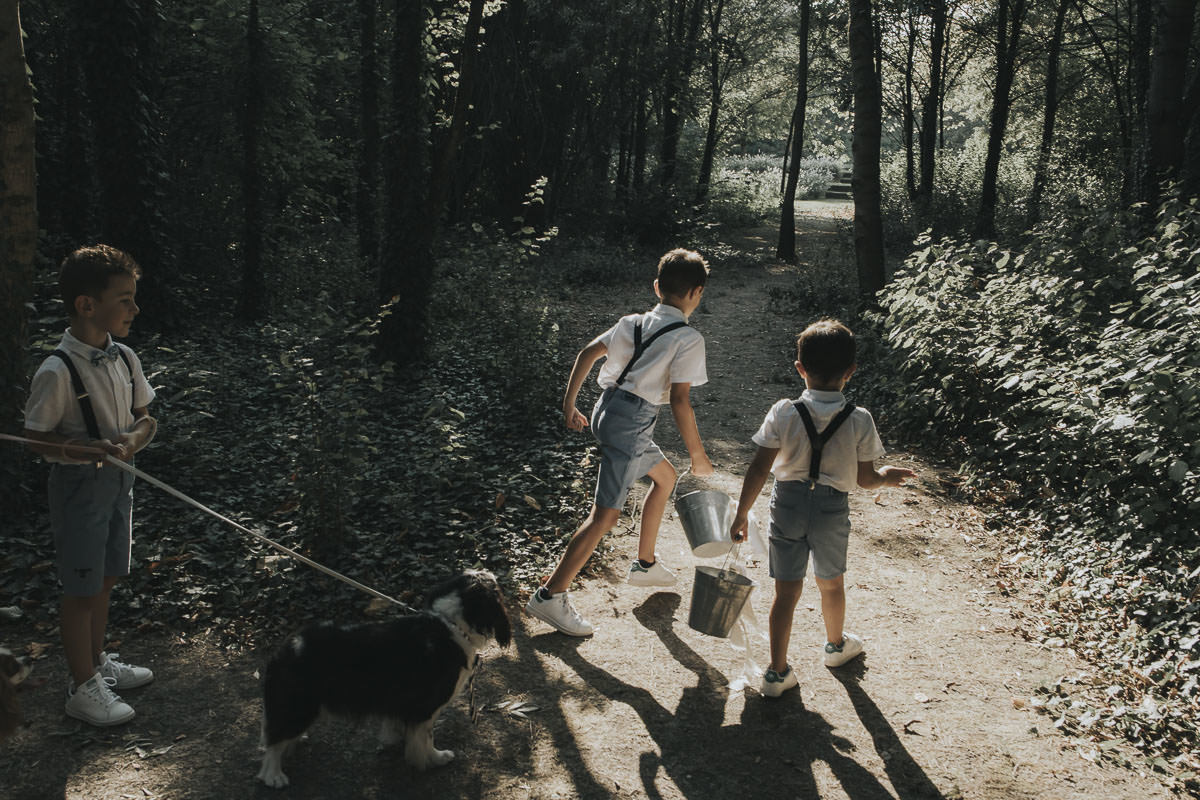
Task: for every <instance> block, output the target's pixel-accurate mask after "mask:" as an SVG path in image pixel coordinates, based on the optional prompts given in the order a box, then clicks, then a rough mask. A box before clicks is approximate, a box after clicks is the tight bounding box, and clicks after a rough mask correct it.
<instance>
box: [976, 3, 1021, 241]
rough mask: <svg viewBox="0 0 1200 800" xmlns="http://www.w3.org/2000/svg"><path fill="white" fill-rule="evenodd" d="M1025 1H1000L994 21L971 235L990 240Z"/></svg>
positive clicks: (994, 231) (994, 217) (994, 223)
mask: <svg viewBox="0 0 1200 800" xmlns="http://www.w3.org/2000/svg"><path fill="white" fill-rule="evenodd" d="M1025 10H1026V5H1025V0H1000V3H999V8H998V15H997V19H996V88H995V90H994V91H993V93H992V113H991V127H990V129H989V130H988V147H987V156H986V157H985V158H984V162H983V186H982V188H981V189H980V201H979V216H978V217H977V218H976V222H975V234H976V235H977V236H979V237H981V238H987V239H990V238H992V237H994V236H995V235H996V202H997V198H998V187H999V180H1000V154H1001V150H1002V149H1003V146H1004V135H1005V132H1006V131H1007V129H1008V112H1009V109H1010V108H1011V107H1012V86H1013V80H1014V79H1015V77H1016V72H1017V55H1018V53H1019V52H1020V38H1021V29H1022V26H1023V25H1024V24H1025Z"/></svg>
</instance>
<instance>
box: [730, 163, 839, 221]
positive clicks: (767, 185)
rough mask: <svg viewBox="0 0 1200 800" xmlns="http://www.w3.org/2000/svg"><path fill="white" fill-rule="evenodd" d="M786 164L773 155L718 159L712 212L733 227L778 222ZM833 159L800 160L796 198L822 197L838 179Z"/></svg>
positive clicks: (836, 165) (836, 164) (836, 166)
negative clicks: (781, 183)
mask: <svg viewBox="0 0 1200 800" xmlns="http://www.w3.org/2000/svg"><path fill="white" fill-rule="evenodd" d="M782 170H783V161H782V159H781V158H780V157H779V156H775V155H770V154H757V155H742V156H726V157H724V158H720V159H718V160H717V162H716V164H715V169H714V170H713V180H712V185H711V187H710V189H709V207H708V210H709V213H710V214H711V215H712V216H713V217H714V218H716V220H717V221H718V222H720V223H721V224H724V225H729V226H733V227H740V226H748V225H758V224H761V223H763V222H769V223H777V222H778V220H777V218H778V216H779V207H780V205H779V204H780V199H781V197H782V194H783V192H782V190H781V188H780V177H781V173H782ZM837 170H838V162H837V161H836V160H835V159H833V158H802V159H800V180H799V183H798V184H797V186H796V199H797V200H805V199H809V198H819V197H823V196H824V194H825V191H826V190H827V189H828V188H829V186H830V185H831V184H832V183H833V182H834V180H835V179H836V177H837Z"/></svg>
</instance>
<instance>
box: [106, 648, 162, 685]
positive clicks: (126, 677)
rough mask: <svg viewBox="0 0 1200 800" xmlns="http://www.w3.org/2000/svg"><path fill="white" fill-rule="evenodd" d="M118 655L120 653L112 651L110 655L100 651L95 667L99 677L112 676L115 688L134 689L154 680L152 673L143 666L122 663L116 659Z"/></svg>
mask: <svg viewBox="0 0 1200 800" xmlns="http://www.w3.org/2000/svg"><path fill="white" fill-rule="evenodd" d="M119 655H121V654H120V653H113V654H112V655H111V656H110V655H109V654H108V653H101V654H100V666H99V667H97V668H96V669H97V671H98V672H99V673H100V676H101V677H104V678H112V679H113V680H114V681H116V683H115V684H113V685H114V687H115V688H117V689H136V688H138V687H139V686H145V685H146V684H147V683H150V681H152V680H154V673H153V672H151V671H150V670H148V669H146V668H145V667H135V666H133V665H132V664H122V663H121V662H120V661H117V656H119Z"/></svg>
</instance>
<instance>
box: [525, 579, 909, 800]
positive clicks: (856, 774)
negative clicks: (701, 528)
mask: <svg viewBox="0 0 1200 800" xmlns="http://www.w3.org/2000/svg"><path fill="white" fill-rule="evenodd" d="M679 601H680V598H679V596H678V595H674V594H667V593H658V594H654V595H652V596H651V597H650V598H648V599H647V600H646V601H645V602H644V603H643V604H642V605H641V606H639V607H637V608H636V609H634V615H635V616H636V617H637V619H638V620H639V621H640V622H641V623H642V624H643V625H644V626H645V627H647V628H648V629H650V630H652V631H654V632H655V633H657V634H658V636H659V638H660V639H661V640H662V641H663V643H664V644H665V645H666V647H667V649H668V651H669V652H670V653H671V655H672V657H674V659H675V660H676V661H677V662H678V663H679V664H680V665H682V666H683V667H684V668H685V669H687V670H689V671H691V672H692V673H694V674H695V675H696V678H697V684H696V685H695V686H690V687H687V688H685V689H684V690H683V694H682V696H681V697H680V700H679V704H678V706H677V707H676V708H675V709H674V711H672V710H670V709H667V708H665V707H663V705H662V704H661V703H659V702H658V701H657V700H656V699H655V698H654V696H653V695H652V694H651V693H650V692H649V691H647V690H646V689H643V688H641V687H639V686H633V685H630V684H628V683H625V682H624V681H622V680H620V679H619V678H616V677H614V676H613V675H612V674H611V673H609V672H607V671H605V670H604V669H602V668H600V667H597V666H595V665H593V664H591V663H590V662H588V661H587V660H586V659H584V658H583V657H582V656H581V655H580V654H579V652H578V651H577V650H576V649H575V648H572V647H562V646H559V645H560V644H561V637H555V638H556V639H557V640H558V641H555V642H553V643H552V642H551V641H547V642H546V644H547V645H550V646H551V649H552V650H553V652H555V654H557V655H558V656H559V657H560V658H562V659H563V661H564V662H565V663H566V664H567V665H568V666H570V667H571V668H572V669H574V670H575V672H576V673H577V674H578V675H579V676H580V678H582V679H583V680H584V681H586V682H587V684H588V685H589V686H590V687H592V688H593V689H595V690H596V691H599V692H601V693H602V694H603V695H605V696H606V697H608V698H609V699H610V700H612V701H614V702H620V703H625V704H627V705H629V706H630V707H631V708H633V709H634V710H635V711H636V712H637V713H638V715H639V716H640V717H641V718H642V722H643V723H644V724H645V726H646V730H647V731H648V732H649V734H650V736H651V737H652V738H653V739H654V741H655V742H656V743H657V745H658V750H659V752H658V753H655V752H653V751H645V752H643V753H642V754H641V756H640V758H639V773H640V776H641V780H642V787H643V790H644V791H645V792H646V794H647V796H649V797H651V798H661V797H662V793H661V792H660V791H659V789H658V787H657V786H656V785H655V778H656V776H657V774H658V770H659V769H660V768H661V769H663V770H664V771H665V772H666V773H667V775H669V776H670V777H671V779H672V780H673V781H674V783H675V785H676V786H677V787H678V788H679V791H680V792H682V793H683V794H684V795H686V796H689V797H726V796H733V797H737V796H740V795H747V794H748V795H750V796H753V797H755V798H775V797H779V798H785V797H786V798H795V797H804V798H817V797H819V796H820V793H819V790H818V787H817V783H816V780H815V779H814V777H813V771H812V764H813V763H815V762H818V761H821V762H824V763H825V764H827V765H828V766H829V768H830V770H831V771H832V772H833V773H834V775H835V776H836V777H837V778H838V780H839V781H840V782H841V784H842V787H843V789H844V790H845V792H846V793H847V794H848V795H849V796H850V797H852V798H855V799H856V800H873V799H874V798H891V797H892V795H891V794H890V793H889V792H888V791H887V789H886V788H885V787H884V786H883V785H882V784H881V783H880V782H879V780H878V779H877V778H876V777H875V776H874V775H872V774H871V773H870V772H869V771H868V770H866V769H865V768H863V767H862V766H861V765H859V764H858V763H857V762H855V761H854V760H853V759H852V758H850V757H848V756H847V755H845V752H849V751H851V750H853V745H852V744H851V743H850V742H849V741H847V740H845V739H843V738H841V737H838V736H835V735H834V734H833V728H832V726H830V724H829V723H828V722H826V721H825V720H824V718H823V717H821V716H820V715H819V714H815V713H813V712H810V711H807V710H806V709H805V708H804V706H803V704H802V703H801V702H800V697H799V694H798V693H795V692H793V693H792V694H791V695H790V696H785V697H784V698H782V699H781V700H778V701H773V702H766V701H762V700H761V699H760V698H757V697H753V698H749V697H748V698H747V701H746V706H745V709H744V710H743V712H742V718H741V721H740V722H739V723H738V724H736V725H726V724H725V704H726V701H727V700H728V697H729V691H728V688H727V687H726V680H725V676H724V675H722V674H721V673H720V671H718V670H717V669H715V668H714V667H713V666H712V665H710V664H709V663H708V662H707V661H705V660H704V659H703V658H702V657H701V656H700V655H699V654H697V653H696V652H695V651H694V650H692V649H691V648H690V647H689V646H688V645H687V643H685V642H684V641H683V640H682V639H680V638H679V637H678V636H677V635H676V634H675V632H674V630H673V629H672V622H673V620H674V615H675V609H676V608H677V607H678V605H679Z"/></svg>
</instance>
